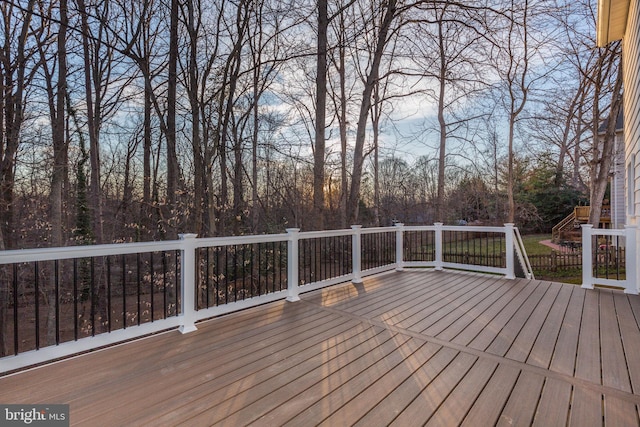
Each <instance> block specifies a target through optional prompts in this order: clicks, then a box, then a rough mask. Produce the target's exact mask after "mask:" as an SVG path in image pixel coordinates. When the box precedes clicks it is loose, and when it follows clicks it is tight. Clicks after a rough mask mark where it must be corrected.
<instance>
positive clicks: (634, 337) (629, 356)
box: [613, 292, 640, 393]
mask: <svg viewBox="0 0 640 427" xmlns="http://www.w3.org/2000/svg"><path fill="white" fill-rule="evenodd" d="M613 300H614V303H615V306H616V313H617V314H618V319H619V324H620V335H621V337H622V345H623V347H624V353H625V359H626V361H627V367H628V369H629V378H630V380H631V387H632V388H633V391H634V392H635V393H638V392H639V391H640V357H638V355H640V330H639V329H638V324H637V323H636V319H635V317H634V316H633V311H632V309H631V304H630V303H629V298H628V297H627V295H625V294H623V293H621V292H616V293H614V295H613Z"/></svg>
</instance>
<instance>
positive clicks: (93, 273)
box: [89, 257, 96, 337]
mask: <svg viewBox="0 0 640 427" xmlns="http://www.w3.org/2000/svg"><path fill="white" fill-rule="evenodd" d="M89 259H90V260H91V282H90V283H91V288H90V296H91V299H90V302H91V304H90V307H91V336H92V337H95V336H96V304H95V302H96V289H95V278H96V269H95V261H94V258H93V257H91V258H89Z"/></svg>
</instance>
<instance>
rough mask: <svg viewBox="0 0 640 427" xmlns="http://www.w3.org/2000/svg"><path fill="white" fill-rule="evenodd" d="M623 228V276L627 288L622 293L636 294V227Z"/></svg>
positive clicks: (626, 226)
mask: <svg viewBox="0 0 640 427" xmlns="http://www.w3.org/2000/svg"><path fill="white" fill-rule="evenodd" d="M624 227H625V249H624V250H625V276H626V282H627V286H626V287H625V290H624V292H625V293H627V294H635V295H637V294H638V291H640V289H638V266H637V260H636V256H637V241H638V240H637V239H638V226H637V225H631V224H627V225H625V226H624Z"/></svg>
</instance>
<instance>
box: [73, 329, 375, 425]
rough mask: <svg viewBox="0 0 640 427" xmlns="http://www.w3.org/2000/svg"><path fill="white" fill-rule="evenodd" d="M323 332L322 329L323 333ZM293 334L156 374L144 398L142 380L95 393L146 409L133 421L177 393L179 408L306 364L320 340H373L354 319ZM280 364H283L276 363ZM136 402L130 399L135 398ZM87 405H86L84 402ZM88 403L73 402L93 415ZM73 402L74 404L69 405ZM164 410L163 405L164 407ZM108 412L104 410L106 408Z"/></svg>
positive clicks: (116, 404)
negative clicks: (271, 371)
mask: <svg viewBox="0 0 640 427" xmlns="http://www.w3.org/2000/svg"><path fill="white" fill-rule="evenodd" d="M323 329H324V330H323ZM297 332H298V331H296V330H292V331H291V332H290V333H289V334H281V335H280V337H279V341H278V342H274V343H273V344H272V345H271V346H269V347H266V348H265V349H264V350H263V351H260V350H259V349H256V351H252V352H246V351H244V350H243V351H234V350H233V349H228V351H226V352H224V353H223V354H212V355H210V356H208V357H207V359H209V360H211V359H212V358H213V360H216V361H217V363H216V365H215V366H213V367H212V366H209V365H208V364H207V361H206V360H201V359H200V360H197V361H192V362H191V363H190V364H189V365H188V366H180V367H179V368H180V369H174V370H172V371H171V372H164V373H162V372H159V373H158V377H159V379H158V381H157V384H156V385H157V386H158V390H157V391H156V392H154V393H153V394H149V393H148V390H147V389H146V387H145V385H146V383H144V382H139V381H136V380H135V379H128V380H126V381H121V382H119V383H118V384H117V385H116V386H115V387H113V388H112V389H110V388H109V387H106V388H102V387H101V388H100V394H102V395H107V396H108V395H109V394H113V395H115V396H120V398H111V399H110V402H111V403H110V406H111V407H118V408H122V409H123V413H128V412H129V411H124V409H127V407H129V406H131V405H141V406H142V407H144V408H145V410H144V411H142V412H141V413H137V414H136V417H142V416H144V415H145V414H146V413H147V412H149V413H150V414H153V415H154V416H155V414H157V413H158V411H160V410H161V409H160V408H158V407H157V406H158V405H156V404H155V402H158V401H160V402H164V401H165V400H171V397H172V396H175V395H176V394H178V395H182V396H183V398H182V399H181V404H184V403H185V401H189V400H192V398H190V397H189V396H199V395H200V394H201V393H211V392H213V391H215V390H219V389H221V388H223V387H227V386H230V385H231V384H233V383H236V382H240V381H252V382H255V381H260V380H261V379H262V377H261V376H260V374H263V375H264V374H266V371H265V368H266V367H267V366H270V365H273V364H274V363H277V364H278V368H279V369H284V368H286V367H288V366H292V365H294V364H295V363H297V362H299V361H300V360H305V359H306V358H310V357H312V356H314V355H316V354H317V353H318V347H319V346H321V345H323V344H324V343H325V342H329V341H331V340H332V338H334V337H336V336H338V337H340V338H339V339H337V340H335V339H334V340H333V341H334V343H335V344H337V345H339V344H340V343H342V342H343V341H345V340H349V339H351V338H352V337H354V336H356V334H357V333H362V332H366V333H369V334H371V335H372V336H373V333H374V331H373V330H371V331H366V328H363V327H359V326H358V323H357V322H355V321H348V322H344V321H342V322H341V321H340V320H337V321H333V322H328V323H324V324H322V325H320V326H319V327H318V328H317V329H316V330H314V331H311V330H308V331H307V332H306V333H305V332H304V331H302V332H301V333H297ZM280 360H283V362H280ZM134 397H135V399H132V398H134ZM87 401H88V403H86V402H87ZM92 401H95V402H99V401H100V400H99V399H93V396H91V395H86V396H83V398H82V401H78V402H77V404H79V405H81V406H82V407H83V408H84V409H85V412H88V413H90V414H92V416H96V415H98V413H99V409H98V408H95V407H94V406H95V405H92V403H91V402H92ZM72 403H76V402H74V401H72ZM163 407H165V408H166V405H163ZM106 409H107V410H109V408H106Z"/></svg>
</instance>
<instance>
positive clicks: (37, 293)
mask: <svg viewBox="0 0 640 427" xmlns="http://www.w3.org/2000/svg"><path fill="white" fill-rule="evenodd" d="M39 265H40V264H39V263H38V261H36V262H35V265H34V267H35V275H36V276H35V280H34V292H35V293H34V297H35V301H34V302H35V308H36V319H35V320H36V350H39V349H40V267H39Z"/></svg>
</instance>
